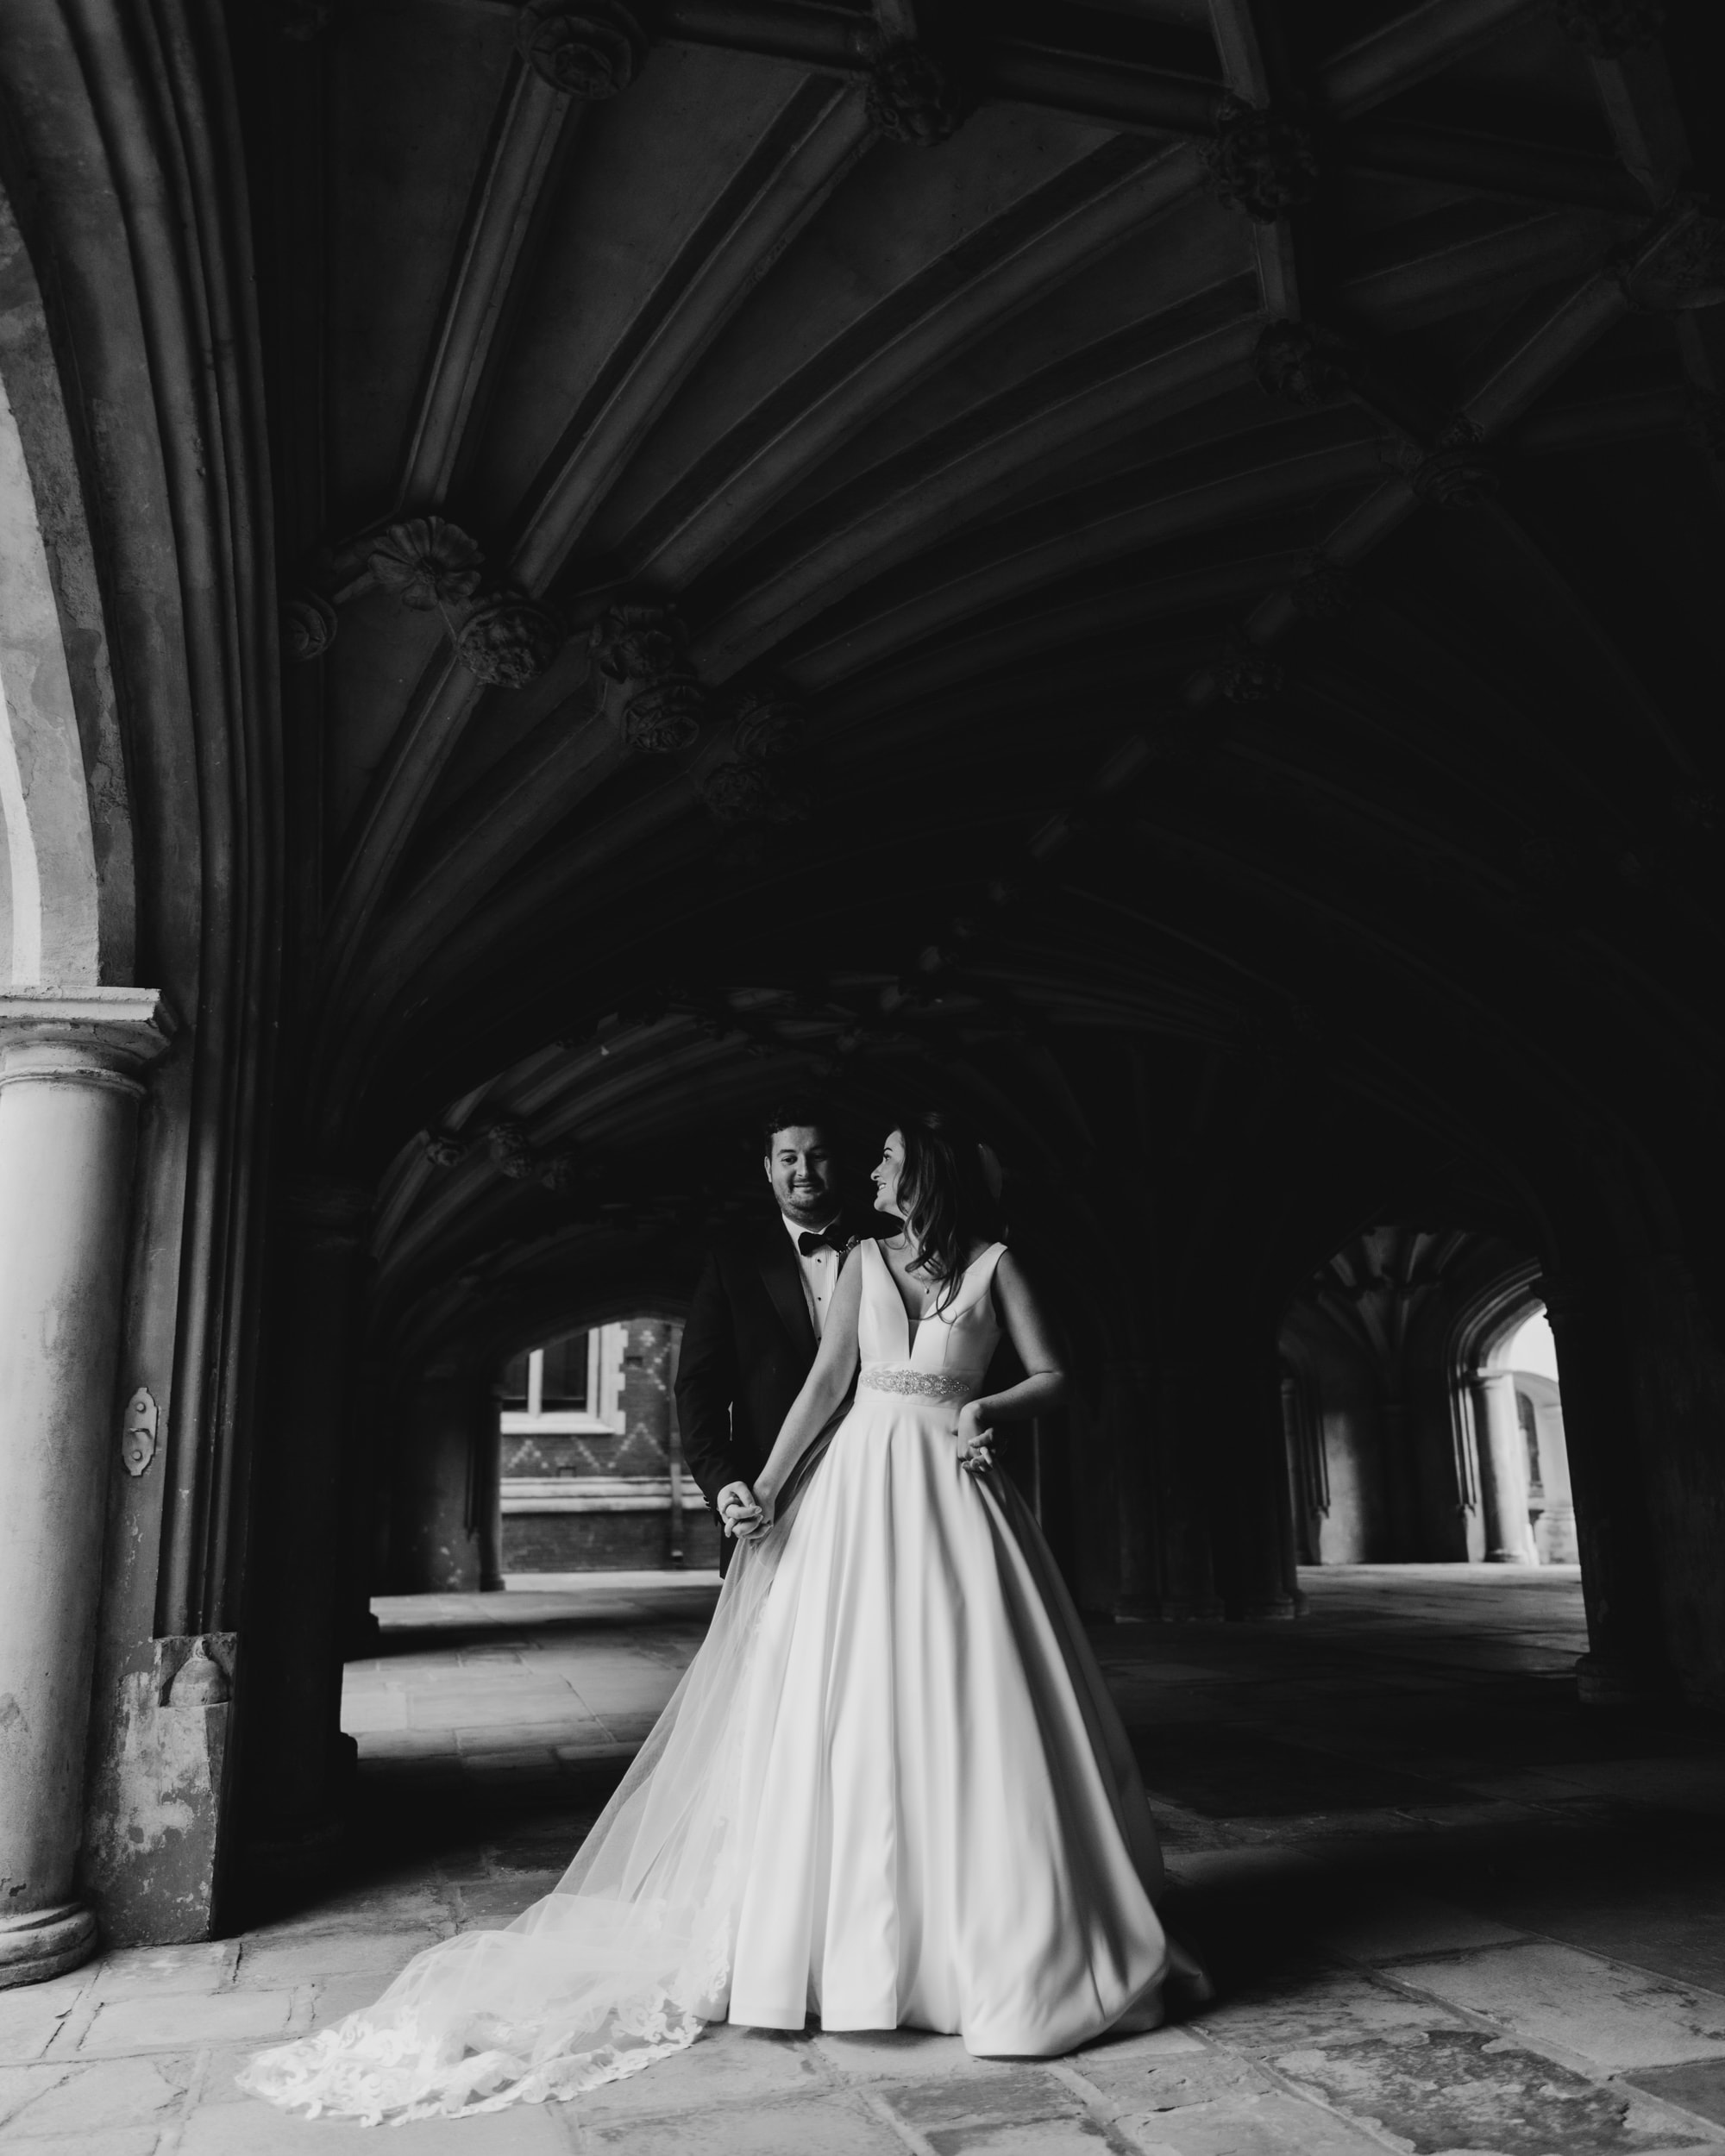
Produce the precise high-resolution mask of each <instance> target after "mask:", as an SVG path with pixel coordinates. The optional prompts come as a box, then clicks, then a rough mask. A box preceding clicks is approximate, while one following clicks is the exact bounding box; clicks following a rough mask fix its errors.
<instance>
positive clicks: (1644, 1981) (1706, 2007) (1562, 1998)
mask: <svg viewBox="0 0 1725 2156" xmlns="http://www.w3.org/2000/svg"><path fill="white" fill-rule="evenodd" d="M1396 1976H1397V1977H1399V1978H1400V1979H1401V1980H1402V1982H1404V1983H1406V1984H1413V1985H1417V1986H1418V1987H1419V1988H1420V1989H1421V1990H1427V1991H1433V1992H1435V1993H1436V1994H1437V1995H1438V1996H1439V1997H1440V1998H1442V1999H1447V2000H1450V2001H1452V2002H1453V2003H1454V2004H1455V2005H1457V2006H1460V2007H1465V2008H1467V2009H1469V2010H1470V2011H1471V2012H1472V2013H1475V2014H1482V2015H1489V2016H1490V2018H1491V2019H1492V2020H1493V2021H1497V2022H1500V2023H1502V2026H1503V2027H1504V2028H1507V2029H1509V2030H1510V2031H1512V2032H1514V2033H1515V2034H1516V2035H1519V2036H1525V2037H1530V2038H1532V2039H1533V2040H1534V2042H1536V2043H1543V2044H1550V2045H1554V2046H1559V2047H1560V2048H1561V2049H1562V2050H1564V2051H1565V2052H1568V2053H1575V2054H1577V2055H1578V2056H1579V2057H1581V2058H1583V2059H1587V2060H1588V2061H1589V2062H1590V2064H1592V2065H1595V2066H1596V2067H1598V2068H1600V2069H1601V2070H1602V2071H1605V2072H1607V2073H1614V2072H1621V2071H1623V2070H1624V2069H1626V2068H1628V2067H1634V2066H1665V2065H1678V2063H1680V2062H1681V2061H1684V2060H1686V2059H1725V1997H1722V1996H1720V1995H1719V1994H1717V1993H1716V1992H1711V1991H1703V1990H1700V1989H1698V1988H1697V1987H1695V1986H1692V1985H1687V1984H1673V1983H1671V1982H1668V1981H1667V1980H1665V1979H1664V1978H1661V1977H1650V1976H1646V1975H1643V1974H1642V1973H1641V1972H1640V1971H1638V1970H1634V1969H1628V1968H1625V1967H1623V1966H1622V1965H1621V1964H1617V1963H1612V1962H1609V1961H1603V1960H1601V1959H1599V1958H1598V1957H1597V1956H1596V1955H1593V1954H1587V1953H1582V1952H1578V1951H1577V1950H1576V1949H1574V1948H1572V1947H1568V1946H1549V1945H1546V1944H1543V1943H1541V1944H1536V1945H1532V1946H1500V1947H1496V1948H1493V1949H1490V1950H1489V1951H1487V1952H1482V1953H1477V1954H1459V1955H1457V1956H1455V1957H1454V1958H1453V1959H1447V1960H1442V1961H1422V1962H1403V1963H1400V1964H1398V1965H1397V1967H1396Z"/></svg>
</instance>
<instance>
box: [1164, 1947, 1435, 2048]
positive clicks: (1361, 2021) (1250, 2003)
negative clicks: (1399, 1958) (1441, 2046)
mask: <svg viewBox="0 0 1725 2156" xmlns="http://www.w3.org/2000/svg"><path fill="white" fill-rule="evenodd" d="M1420 1966H1421V1969H1422V1970H1423V1969H1424V1968H1427V1967H1437V1968H1452V1967H1454V1966H1456V1965H1455V1964H1452V1963H1447V1962H1442V1963H1433V1964H1422V1965H1420ZM1407 1973H1408V1972H1407V1971H1405V1970H1402V1969H1398V1970H1397V1971H1396V1974H1397V1975H1398V1976H1405V1975H1407ZM1415 1980H1416V1981H1418V1982H1420V1983H1421V1984H1424V1983H1425V1981H1426V1979H1425V1977H1424V1976H1423V1975H1421V1977H1419V1978H1417V1979H1415ZM1461 2026H1462V2017H1461V2016H1460V2015H1458V2014H1456V2013H1454V2012H1452V2011H1451V2010H1450V2009H1447V2008H1446V2007H1445V2006H1443V2005H1441V2004H1440V2003H1438V2002H1435V2001H1432V2000H1427V1999H1421V1998H1417V1997H1411V1996H1408V1994H1407V1993H1405V1992H1403V1991H1401V1990H1392V1989H1390V1988H1389V1987H1388V1986H1386V1985H1383V1984H1374V1983H1373V1982H1372V1981H1371V1979H1370V1978H1369V1977H1365V1976H1363V1975H1355V1974H1353V1973H1352V1972H1349V1971H1340V1970H1335V1969H1331V1968H1327V1967H1322V1966H1315V1965H1306V1966H1303V1967H1290V1968H1288V1969H1285V1970H1283V1971H1280V1972H1279V1973H1278V1974H1277V1976H1276V1977H1272V1978H1270V1979H1267V1980H1266V1981H1264V1982H1263V1983H1262V1984H1254V1985H1252V1986H1250V1987H1248V1988H1245V1989H1242V1990H1239V1991H1238V1992H1236V1993H1235V1994H1234V1995H1233V1996H1232V1997H1228V1996H1224V1997H1223V1998H1221V1999H1220V2000H1218V2001H1217V2002H1216V2003H1215V2004H1214V2006H1211V2007H1209V2008H1208V2009H1206V2010H1205V2013H1204V2015H1203V2019H1202V2021H1201V2027H1202V2028H1203V2030H1204V2033H1205V2034H1206V2035H1207V2036H1209V2037H1211V2038H1212V2039H1214V2040H1215V2041H1217V2042H1220V2043H1224V2044H1227V2045H1230V2046H1234V2047H1236V2048H1238V2049H1240V2050H1243V2051H1247V2052H1251V2053H1254V2054H1257V2055H1267V2054H1269V2053H1274V2052H1278V2051H1287V2050H1290V2049H1292V2048H1294V2047H1295V2046H1298V2045H1301V2044H1306V2043H1320V2042H1332V2043H1334V2042H1346V2041H1347V2040H1349V2039H1350V2038H1353V2037H1360V2036H1374V2035H1379V2034H1383V2032H1385V2031H1387V2030H1389V2029H1412V2028H1446V2027H1452V2028H1459V2027H1461Z"/></svg>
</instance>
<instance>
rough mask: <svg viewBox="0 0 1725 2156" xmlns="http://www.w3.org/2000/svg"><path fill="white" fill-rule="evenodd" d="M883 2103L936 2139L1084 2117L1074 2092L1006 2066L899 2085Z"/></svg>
mask: <svg viewBox="0 0 1725 2156" xmlns="http://www.w3.org/2000/svg"><path fill="white" fill-rule="evenodd" d="M881 2101H882V2102H883V2103H886V2104H887V2106H888V2109H890V2110H891V2111H892V2112H893V2114H894V2116H895V2117H898V2118H900V2119H902V2120H903V2121H904V2122H905V2124H906V2126H909V2127H912V2128H914V2129H915V2130H916V2131H917V2132H918V2133H919V2134H926V2135H927V2136H928V2137H929V2138H930V2139H931V2140H934V2139H935V2138H936V2137H937V2134H938V2132H940V2131H943V2130H947V2129H953V2128H963V2127H975V2126H988V2125H1012V2126H1018V2125H1024V2124H1026V2123H1027V2122H1032V2121H1034V2120H1050V2121H1051V2120H1056V2119H1071V2118H1078V2117H1082V2115H1083V2113H1084V2106H1083V2104H1082V2103H1081V2102H1080V2101H1079V2099H1078V2098H1077V2097H1076V2096H1074V2094H1073V2093H1072V2091H1071V2090H1070V2089H1069V2088H1067V2087H1066V2086H1065V2085H1064V2084H1063V2083H1061V2082H1059V2081H1057V2079H1056V2078H1054V2076H1053V2075H1051V2074H1050V2073H1047V2072H1044V2071H1043V2070H1042V2069H1040V2068H1038V2067H1036V2066H1010V2065H1001V2066H1000V2068H999V2069H998V2070H997V2071H995V2072H994V2073H991V2074H979V2075H977V2076H975V2077H974V2078H969V2077H965V2078H955V2077H954V2076H952V2075H950V2074H943V2075H941V2076H939V2077H938V2078H937V2079H935V2080H932V2081H911V2082H894V2084H893V2085H892V2087H891V2088H889V2089H888V2090H884V2091H883V2092H882V2097H881ZM966 2145H967V2146H968V2144H966Z"/></svg>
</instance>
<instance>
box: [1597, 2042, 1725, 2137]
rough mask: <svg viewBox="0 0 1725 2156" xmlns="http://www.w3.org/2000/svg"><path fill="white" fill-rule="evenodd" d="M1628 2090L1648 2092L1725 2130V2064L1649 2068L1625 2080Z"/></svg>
mask: <svg viewBox="0 0 1725 2156" xmlns="http://www.w3.org/2000/svg"><path fill="white" fill-rule="evenodd" d="M1622 2078H1623V2080H1624V2082H1625V2083H1626V2084H1627V2085H1628V2086H1629V2087H1630V2088H1634V2089H1641V2090H1645V2091H1646V2092H1647V2094H1648V2095H1649V2096H1657V2097H1659V2101H1660V2102H1661V2103H1674V2104H1676V2105H1678V2107H1679V2108H1680V2109H1683V2110H1684V2111H1691V2112H1693V2113H1694V2115H1696V2117H1697V2118H1699V2119H1705V2120H1707V2121H1708V2122H1709V2124H1711V2125H1714V2126H1721V2127H1725V2060H1720V2059H1697V2060H1696V2061H1695V2062H1694V2063H1693V2064H1691V2065H1686V2066H1649V2067H1646V2068H1644V2069H1643V2070H1642V2071H1640V2072H1639V2073H1630V2074H1625V2075H1624V2076H1623V2077H1622Z"/></svg>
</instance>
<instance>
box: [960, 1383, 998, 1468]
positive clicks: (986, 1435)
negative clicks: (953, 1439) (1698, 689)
mask: <svg viewBox="0 0 1725 2156" xmlns="http://www.w3.org/2000/svg"><path fill="white" fill-rule="evenodd" d="M958 1464H959V1466H960V1467H962V1468H963V1470H965V1472H966V1473H967V1474H969V1475H986V1474H988V1471H989V1470H990V1469H992V1467H993V1466H994V1432H993V1431H992V1430H990V1429H988V1427H987V1426H986V1425H985V1424H984V1423H983V1421H982V1416H981V1415H980V1413H978V1412H977V1406H976V1402H975V1401H974V1400H967V1401H965V1403H964V1405H963V1407H961V1408H960V1409H959V1410H958Z"/></svg>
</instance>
